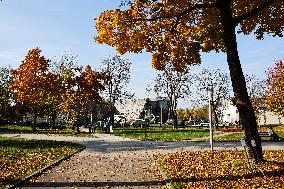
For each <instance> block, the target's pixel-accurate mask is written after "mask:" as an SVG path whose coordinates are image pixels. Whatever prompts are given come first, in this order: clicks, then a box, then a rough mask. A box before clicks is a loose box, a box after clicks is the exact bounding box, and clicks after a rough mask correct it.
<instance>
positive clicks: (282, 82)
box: [265, 60, 284, 116]
mask: <svg viewBox="0 0 284 189" xmlns="http://www.w3.org/2000/svg"><path fill="white" fill-rule="evenodd" d="M267 75H268V87H267V91H266V99H265V101H266V105H267V107H268V109H269V110H271V111H273V112H275V113H276V114H278V115H281V116H284V61H283V60H279V61H277V62H276V63H275V64H274V65H273V66H272V67H271V68H269V70H268V72H267Z"/></svg>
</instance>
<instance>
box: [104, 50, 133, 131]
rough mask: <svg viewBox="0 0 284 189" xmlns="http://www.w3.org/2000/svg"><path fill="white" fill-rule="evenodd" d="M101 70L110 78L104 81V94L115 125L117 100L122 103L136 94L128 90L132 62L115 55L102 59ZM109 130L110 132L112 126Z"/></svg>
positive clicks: (111, 119)
mask: <svg viewBox="0 0 284 189" xmlns="http://www.w3.org/2000/svg"><path fill="white" fill-rule="evenodd" d="M101 72H103V73H104V74H105V75H106V77H107V78H108V79H107V80H105V83H104V87H105V91H104V92H103V95H104V96H105V97H106V101H107V102H108V103H109V106H110V126H113V125H114V105H115V102H117V101H120V102H121V103H122V102H124V101H125V100H127V99H131V98H133V96H134V94H132V93H130V92H129V91H128V90H127V86H128V84H129V81H130V72H131V62H129V61H128V60H125V59H123V58H121V57H120V56H119V55H115V56H113V57H109V58H107V59H104V60H103V61H102V63H101ZM108 132H110V128H109V131H108Z"/></svg>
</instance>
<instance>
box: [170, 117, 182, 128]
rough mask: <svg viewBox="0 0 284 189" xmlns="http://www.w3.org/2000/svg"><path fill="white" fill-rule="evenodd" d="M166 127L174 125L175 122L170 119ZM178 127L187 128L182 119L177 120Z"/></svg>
mask: <svg viewBox="0 0 284 189" xmlns="http://www.w3.org/2000/svg"><path fill="white" fill-rule="evenodd" d="M166 125H168V126H169V125H174V120H173V119H168V120H167V121H166ZM177 126H178V127H184V126H185V122H184V121H183V120H182V119H178V120H177Z"/></svg>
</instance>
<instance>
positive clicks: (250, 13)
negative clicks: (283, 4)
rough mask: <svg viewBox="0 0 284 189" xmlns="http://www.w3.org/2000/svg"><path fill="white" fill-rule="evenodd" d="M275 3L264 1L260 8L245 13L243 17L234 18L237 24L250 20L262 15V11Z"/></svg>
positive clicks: (269, 0)
mask: <svg viewBox="0 0 284 189" xmlns="http://www.w3.org/2000/svg"><path fill="white" fill-rule="evenodd" d="M275 1H276V0H266V1H264V0H263V1H262V2H261V3H260V4H259V6H257V7H256V8H254V9H252V10H250V11H249V12H246V13H244V14H243V15H240V16H237V17H235V18H234V22H235V24H239V23H240V22H241V21H243V20H245V19H248V18H250V17H252V16H254V15H256V14H258V13H260V12H261V11H262V10H264V9H265V8H267V7H268V6H270V5H272V4H273V3H274V2H275Z"/></svg>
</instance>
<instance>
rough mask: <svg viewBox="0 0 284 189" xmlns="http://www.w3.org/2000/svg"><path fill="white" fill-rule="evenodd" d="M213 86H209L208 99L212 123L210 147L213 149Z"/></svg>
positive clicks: (210, 122)
mask: <svg viewBox="0 0 284 189" xmlns="http://www.w3.org/2000/svg"><path fill="white" fill-rule="evenodd" d="M212 93H213V86H212V85H209V86H208V100H209V124H210V147H211V150H212V151H213V121H212V101H213V95H212Z"/></svg>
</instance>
